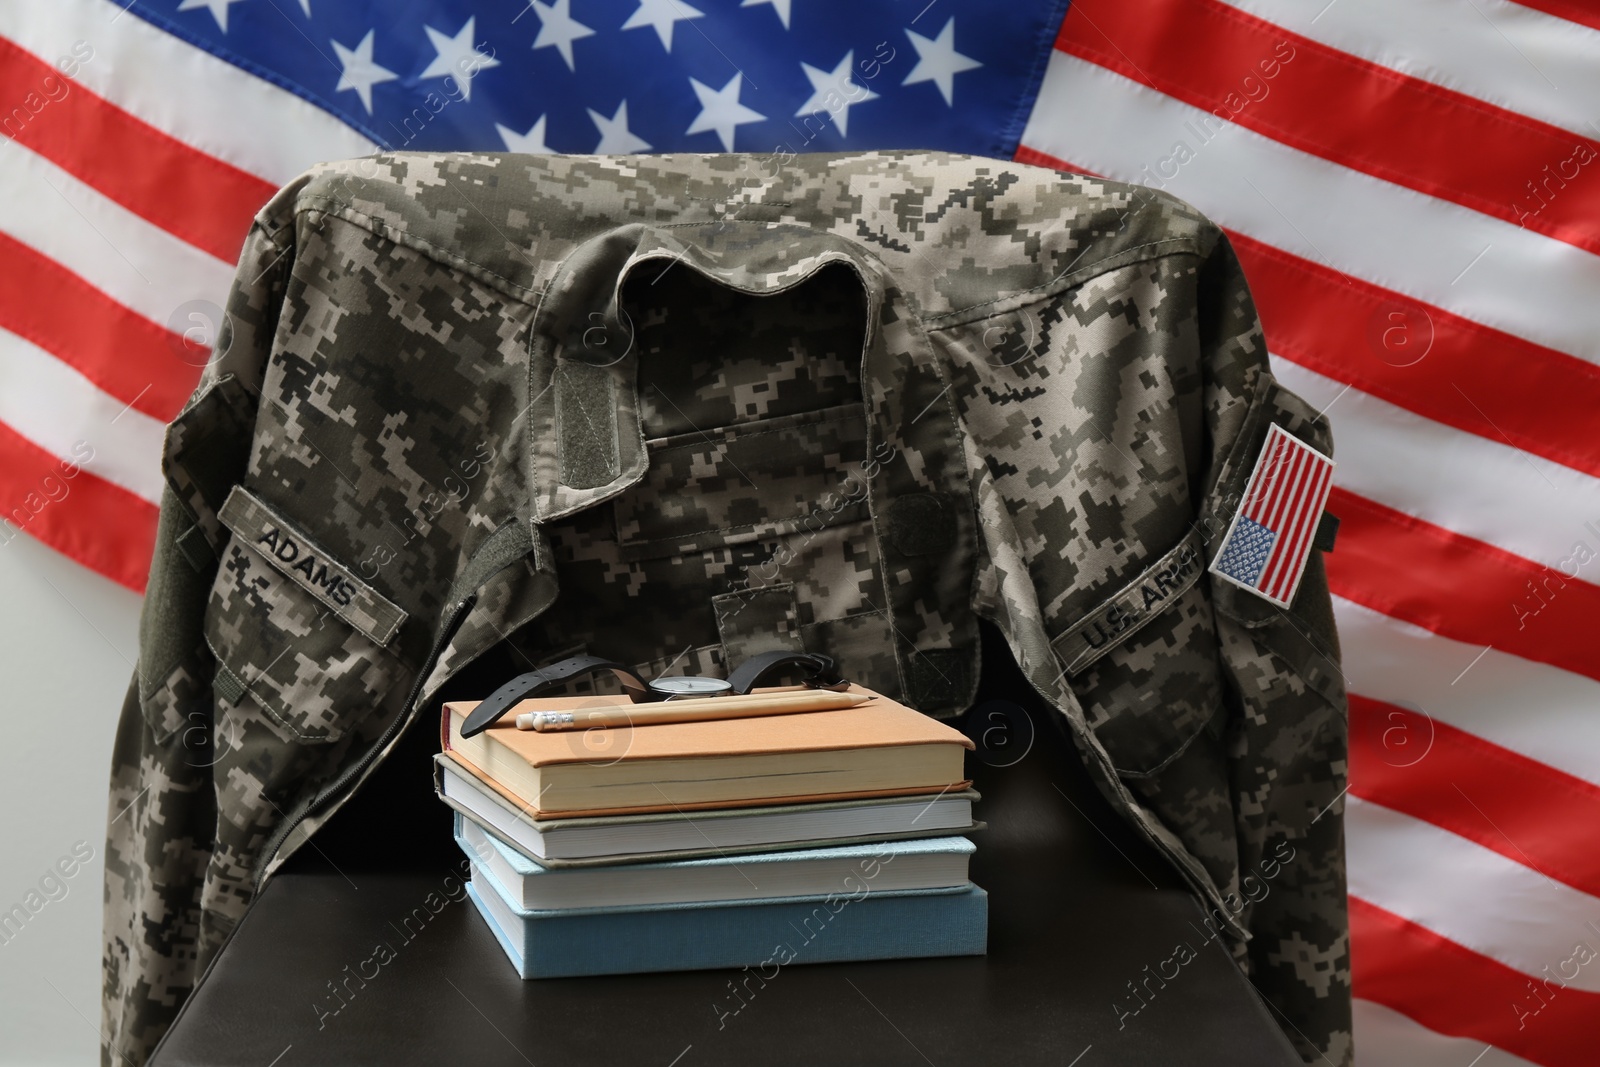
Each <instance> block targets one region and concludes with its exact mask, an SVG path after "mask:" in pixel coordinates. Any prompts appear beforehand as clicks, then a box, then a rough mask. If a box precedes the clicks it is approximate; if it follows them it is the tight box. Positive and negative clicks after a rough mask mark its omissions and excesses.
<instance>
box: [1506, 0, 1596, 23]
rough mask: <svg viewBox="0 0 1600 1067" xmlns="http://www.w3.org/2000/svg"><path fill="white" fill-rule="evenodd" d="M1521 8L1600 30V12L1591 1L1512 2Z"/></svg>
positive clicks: (1541, 0) (1534, 0) (1519, 0)
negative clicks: (1527, 8) (1529, 8)
mask: <svg viewBox="0 0 1600 1067" xmlns="http://www.w3.org/2000/svg"><path fill="white" fill-rule="evenodd" d="M1514 2H1515V3H1516V4H1518V5H1519V6H1521V7H1531V8H1533V10H1535V11H1543V12H1544V13H1545V14H1546V15H1554V16H1555V17H1556V18H1558V19H1566V20H1567V21H1568V22H1576V23H1579V24H1580V25H1583V26H1588V27H1589V28H1590V29H1594V30H1600V10H1597V9H1596V8H1595V5H1594V4H1593V2H1592V0H1591V2H1589V3H1585V2H1584V0H1514Z"/></svg>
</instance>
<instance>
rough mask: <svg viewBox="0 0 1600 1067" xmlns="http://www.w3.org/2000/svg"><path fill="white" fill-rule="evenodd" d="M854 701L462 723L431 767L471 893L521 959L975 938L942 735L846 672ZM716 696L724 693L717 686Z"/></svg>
mask: <svg viewBox="0 0 1600 1067" xmlns="http://www.w3.org/2000/svg"><path fill="white" fill-rule="evenodd" d="M852 691H854V692H859V693H863V694H867V695H870V696H871V697H872V699H871V700H868V701H867V702H865V703H862V704H860V705H858V706H856V707H851V708H845V709H838V710H832V711H813V712H801V713H794V714H785V715H771V716H765V717H760V718H731V719H715V720H707V721H695V722H679V723H661V724H651V725H640V726H633V727H622V728H617V729H610V730H604V731H599V730H592V729H591V730H552V731H535V730H522V729H518V728H517V726H516V724H515V719H516V715H517V714H518V713H525V712H533V711H540V712H545V711H553V710H581V709H583V708H585V707H592V706H594V705H596V704H602V703H611V701H608V700H606V698H598V697H565V698H562V697H558V698H551V699H542V700H528V701H524V702H523V703H522V704H520V705H518V706H517V707H516V708H513V709H512V711H511V712H508V713H507V714H506V715H505V716H504V717H503V718H502V719H501V720H500V721H499V722H498V723H496V724H495V725H494V726H492V727H490V728H489V729H487V730H485V731H484V732H483V733H480V734H478V735H476V736H474V737H470V738H463V737H462V736H461V726H462V723H463V722H464V721H465V720H466V717H467V716H468V715H469V714H470V713H471V712H472V709H473V708H474V707H476V704H473V703H454V704H446V705H445V709H444V720H443V723H442V730H441V740H442V743H443V749H444V751H443V752H442V753H441V754H440V755H439V756H438V757H437V766H436V771H435V786H436V788H437V790H438V793H439V796H440V798H441V799H443V800H444V802H445V803H446V804H448V805H449V806H450V807H451V808H453V809H454V810H455V812H456V841H457V843H458V844H459V845H460V846H461V848H462V849H463V850H464V851H465V852H466V854H467V858H468V859H469V861H470V862H471V869H472V878H471V882H470V884H469V885H468V888H467V891H468V895H469V896H470V897H471V899H472V901H473V903H474V904H476V905H477V908H478V910H479V911H480V912H481V913H482V914H483V917H484V919H485V920H486V921H487V922H488V924H489V926H490V928H491V929H492V930H493V931H494V934H495V936H496V938H497V939H498V940H499V942H500V945H501V947H502V948H504V949H505V952H506V955H507V956H508V957H510V959H511V962H512V963H513V964H514V965H515V966H516V968H517V971H518V973H519V974H521V975H522V977H524V978H556V977H567V976H575V975H597V974H627V973H636V972H643V971H680V970H699V969H705V968H723V967H758V966H766V967H770V966H773V965H780V966H781V965H784V964H787V963H822V962H837V961H842V960H871V959H894V958H906V957H919V956H957V955H981V954H983V952H984V951H985V948H986V945H987V930H988V899H987V897H986V895H985V894H984V891H983V890H982V889H980V888H978V887H977V886H975V885H973V884H972V883H971V882H970V881H969V880H968V878H967V863H968V859H969V858H970V856H971V854H972V852H973V845H972V843H971V842H970V841H969V840H968V839H967V838H966V837H965V836H962V835H963V834H965V833H967V832H970V831H972V830H974V829H977V828H979V825H980V824H977V823H974V822H973V818H972V803H973V801H974V800H975V799H977V794H976V793H974V792H972V790H971V789H970V783H969V782H967V781H966V780H965V777H964V773H963V769H962V763H963V755H964V752H965V750H966V749H968V748H971V747H972V744H971V742H970V741H968V740H967V739H966V737H964V736H963V735H962V734H961V733H960V732H958V731H956V730H954V729H952V728H951V727H949V726H946V725H944V724H942V723H939V722H936V721H934V720H932V719H929V718H928V717H926V716H924V715H922V714H920V713H918V712H916V711H914V710H912V709H911V708H908V707H906V706H904V705H903V704H899V703H897V702H895V701H893V700H890V699H889V698H887V697H883V696H879V695H877V694H871V693H870V692H869V691H867V690H864V689H861V688H860V687H852ZM723 699H732V698H723Z"/></svg>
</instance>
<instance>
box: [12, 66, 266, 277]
mask: <svg viewBox="0 0 1600 1067" xmlns="http://www.w3.org/2000/svg"><path fill="white" fill-rule="evenodd" d="M51 86H65V87H66V90H67V91H66V94H65V95H63V96H61V97H60V98H59V99H57V98H54V97H53V95H52V94H53V93H56V92H59V89H51V88H50V87H51ZM0 100H5V101H7V102H8V107H9V110H7V111H4V112H0V130H3V132H4V133H5V134H6V135H7V136H9V137H11V138H13V139H14V140H16V141H17V143H19V144H22V145H24V146H26V147H28V148H30V149H32V150H33V151H35V152H37V153H39V155H41V156H43V157H45V158H46V159H48V160H50V161H51V162H52V163H54V164H55V165H56V166H58V167H60V168H61V169H63V170H65V171H67V172H68V173H69V174H72V175H74V176H75V177H77V178H79V179H80V180H82V181H83V182H85V183H87V184H88V185H90V186H93V187H94V188H95V189H96V190H98V191H99V192H101V193H103V194H104V195H105V196H107V197H109V198H110V199H112V200H115V201H116V202H117V203H119V204H121V205H122V206H123V207H125V208H127V209H128V210H129V211H132V212H133V213H134V214H136V215H138V216H140V217H141V218H143V219H146V220H148V221H149V222H151V223H154V224H155V225H157V226H159V227H161V228H162V229H163V230H166V231H167V232H169V233H171V234H174V235H175V236H177V237H179V238H181V239H182V240H184V241H187V242H188V243H189V244H191V245H194V246H195V247H196V248H199V249H201V250H202V251H205V252H209V253H210V254H211V255H213V256H215V257H216V258H218V259H220V260H222V261H223V262H224V263H233V262H235V261H236V260H237V259H238V258H239V249H240V248H241V247H242V246H243V244H244V237H245V234H246V233H247V232H248V231H249V229H250V221H251V219H252V218H253V217H254V216H255V213H256V211H257V210H259V209H260V207H261V205H263V204H265V203H266V202H267V200H268V199H269V198H270V197H271V196H272V194H273V192H274V191H275V190H274V188H273V187H272V186H271V185H269V184H268V183H266V182H264V181H262V180H261V179H260V178H257V177H255V176H254V175H252V174H247V173H245V172H244V171H242V170H240V169H238V168H237V167H234V166H231V165H229V164H227V163H224V162H223V161H222V160H220V159H217V158H215V157H214V156H209V155H206V154H205V153H204V152H201V151H198V150H197V149H194V148H190V147H189V146H188V145H186V144H184V143H183V142H182V141H179V140H177V139H175V138H173V137H170V136H168V135H167V134H165V133H162V132H161V131H160V130H158V129H156V128H155V127H154V126H151V125H149V124H148V123H145V122H142V121H140V120H139V119H137V118H135V117H133V116H132V115H130V114H128V113H127V112H126V111H123V110H122V109H121V108H119V107H117V106H116V105H114V104H112V103H111V102H109V101H107V100H105V99H104V98H102V97H99V96H96V95H94V94H93V93H91V92H89V90H87V89H85V88H84V87H83V86H81V85H79V84H77V83H76V82H73V81H72V80H71V79H68V78H65V77H63V76H62V75H61V74H60V73H59V72H58V71H57V70H56V69H55V68H54V67H52V66H50V64H48V63H46V62H44V61H43V60H41V59H39V58H37V57H36V56H34V55H33V53H31V52H28V51H25V50H24V49H22V48H19V47H17V46H16V45H15V44H13V43H12V42H10V41H8V40H6V39H5V38H3V37H0ZM34 102H37V104H38V107H37V108H35V107H34V106H33V103H34Z"/></svg>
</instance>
